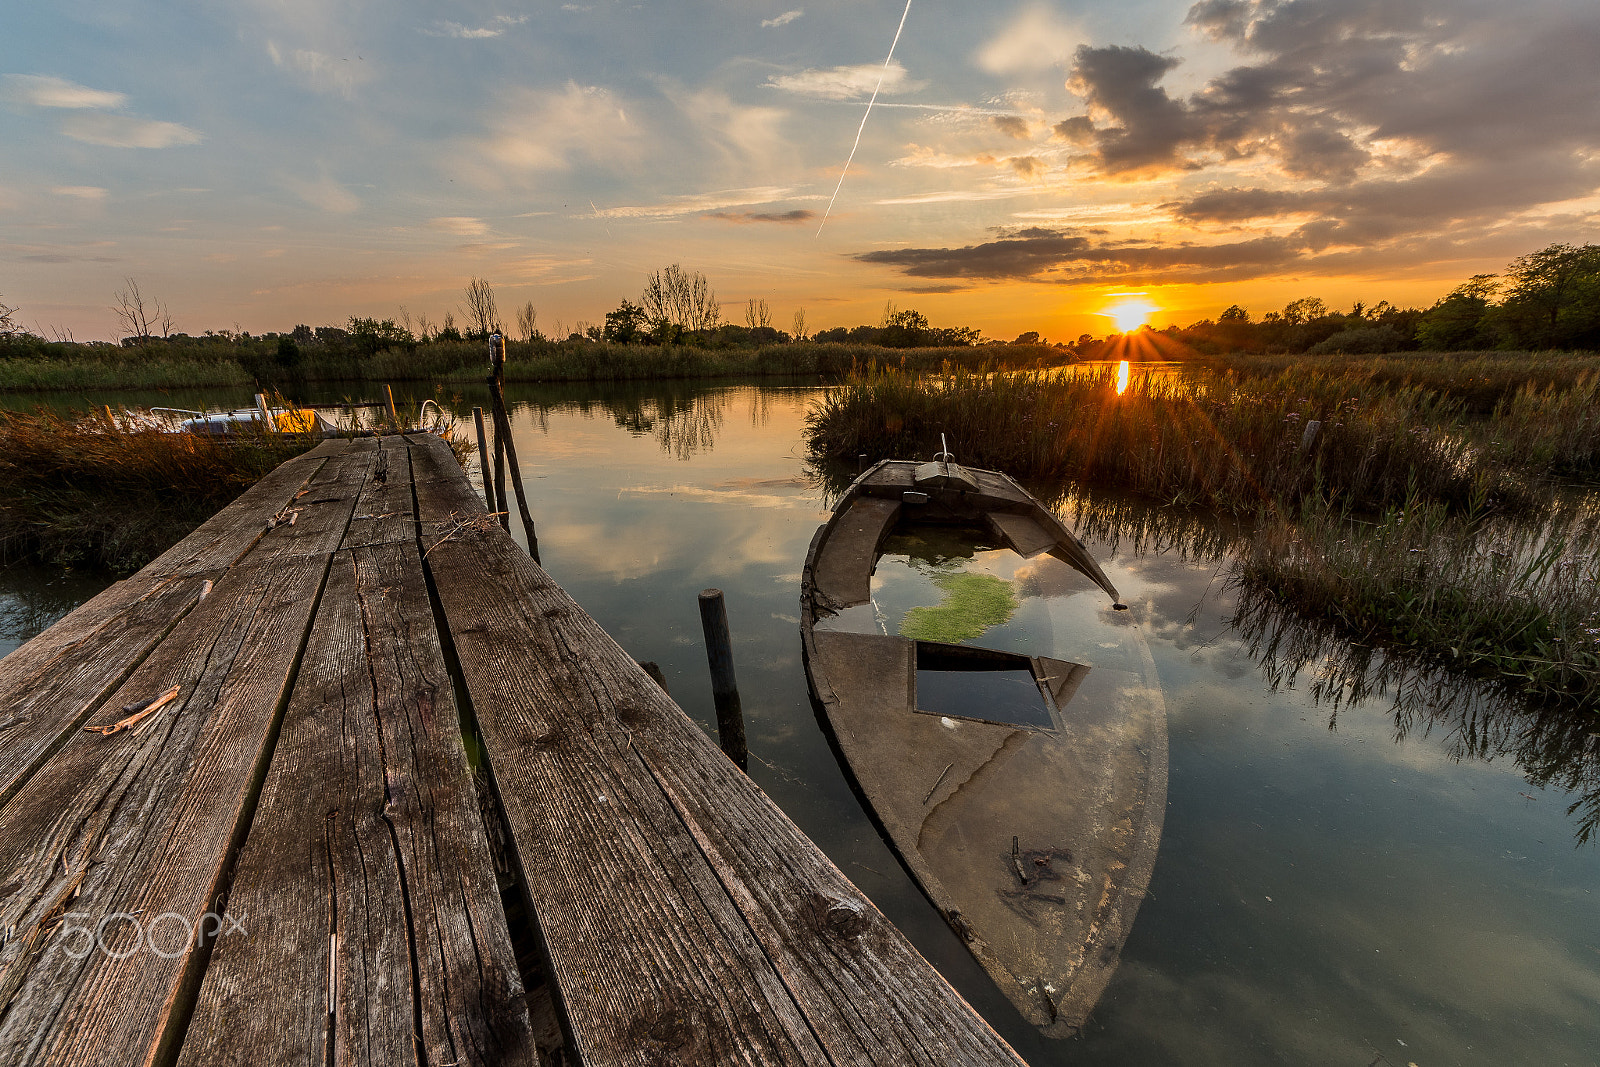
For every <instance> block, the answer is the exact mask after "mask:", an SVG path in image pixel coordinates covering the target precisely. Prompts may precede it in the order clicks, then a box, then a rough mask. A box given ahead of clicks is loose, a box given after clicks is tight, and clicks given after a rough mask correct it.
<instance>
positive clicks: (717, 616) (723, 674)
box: [700, 589, 750, 771]
mask: <svg viewBox="0 0 1600 1067" xmlns="http://www.w3.org/2000/svg"><path fill="white" fill-rule="evenodd" d="M700 627H701V629H703V630H704V631H705V635H706V659H707V660H708V661H709V662H710V664H711V695H712V697H713V698H714V699H715V700H716V704H717V737H718V738H719V739H720V740H721V742H722V751H723V752H724V753H726V754H727V757H728V758H729V759H731V760H733V762H734V763H736V764H738V765H739V769H740V770H741V771H748V770H749V766H750V750H749V746H748V745H747V744H746V742H745V736H744V708H743V706H742V705H741V704H740V701H739V683H738V681H736V680H735V679H734V676H733V639H732V638H731V637H730V636H729V635H728V609H727V606H726V605H725V604H724V603H723V600H722V590H720V589H703V590H701V592H700Z"/></svg>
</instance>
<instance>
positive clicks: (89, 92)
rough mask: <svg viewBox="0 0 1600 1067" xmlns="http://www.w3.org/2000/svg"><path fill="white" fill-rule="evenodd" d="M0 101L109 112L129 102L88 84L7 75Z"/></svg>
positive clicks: (39, 77) (35, 75)
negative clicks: (92, 87)
mask: <svg viewBox="0 0 1600 1067" xmlns="http://www.w3.org/2000/svg"><path fill="white" fill-rule="evenodd" d="M4 86H5V87H4V90H3V91H0V99H5V100H9V101H11V102H13V103H17V104H27V105H29V106H32V107H60V108H90V109H96V110H108V109H115V108H119V107H122V106H123V105H124V104H126V103H127V102H128V97H127V95H126V94H124V93H114V92H111V91H109V90H106V89H91V88H89V87H88V86H87V85H79V84H77V83H76V82H69V81H67V80H66V79H65V78H52V77H49V76H47V75H43V74H7V75H6V76H5V80H4Z"/></svg>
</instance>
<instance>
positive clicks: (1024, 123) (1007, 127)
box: [989, 115, 1033, 141]
mask: <svg viewBox="0 0 1600 1067" xmlns="http://www.w3.org/2000/svg"><path fill="white" fill-rule="evenodd" d="M989 121H990V122H991V123H993V124H994V128H995V129H997V130H999V131H1000V132H1001V133H1003V134H1005V135H1006V136H1007V137H1015V138H1016V139H1017V140H1019V141H1027V140H1030V139H1031V138H1032V137H1033V126H1032V125H1030V124H1029V122H1028V120H1027V119H1025V118H1023V117H1022V116H1021V115H996V116H994V117H993V118H991V119H990V120H989Z"/></svg>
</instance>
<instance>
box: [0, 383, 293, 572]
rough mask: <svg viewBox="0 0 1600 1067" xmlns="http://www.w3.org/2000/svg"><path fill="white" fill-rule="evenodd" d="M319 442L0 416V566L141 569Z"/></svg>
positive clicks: (46, 416)
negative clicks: (29, 562) (24, 562)
mask: <svg viewBox="0 0 1600 1067" xmlns="http://www.w3.org/2000/svg"><path fill="white" fill-rule="evenodd" d="M319 440H320V438H319V437H314V436H310V435H301V434H241V435H236V436H233V437H230V438H227V439H223V438H212V437H193V436H190V435H188V434H177V433H163V432H159V431H155V430H126V429H121V428H119V427H117V426H116V425H115V424H113V423H112V422H110V421H108V420H107V419H106V418H104V417H100V416H89V417H63V416H60V415H56V414H54V413H51V412H47V411H38V412H34V413H31V414H27V413H18V412H0V500H3V501H4V504H3V505H0V560H3V561H4V562H11V561H14V560H18V559H24V558H28V559H34V560H37V561H41V562H47V563H52V564H56V565H63V566H73V567H87V568H93V569H98V570H105V571H110V572H112V573H116V574H126V573H131V572H132V571H135V570H138V569H139V568H140V567H142V566H144V565H145V564H146V563H148V562H149V561H150V560H152V559H154V558H155V557H156V556H158V555H160V554H161V553H162V552H163V551H165V550H166V549H167V548H169V547H170V546H172V545H173V544H176V543H177V542H178V541H179V540H181V539H182V538H183V537H185V536H186V535H187V534H188V533H189V532H190V531H191V530H193V529H194V528H195V527H196V526H198V525H199V524H200V523H201V522H203V521H205V519H207V518H208V517H210V516H211V515H212V514H214V513H215V512H216V511H218V510H219V509H221V508H222V507H223V506H225V505H226V504H228V503H229V502H230V501H232V500H233V499H234V498H235V497H237V496H238V495H239V494H240V493H242V492H243V491H244V490H245V489H246V488H248V487H249V486H251V485H253V484H254V483H255V482H256V481H257V480H258V479H259V478H261V476H262V475H264V474H266V473H267V472H268V471H270V470H272V469H273V468H274V467H276V466H277V465H278V464H280V463H282V462H283V461H284V460H286V459H289V458H291V457H293V456H296V455H298V454H299V453H301V452H303V451H305V450H306V449H308V448H311V447H312V446H314V445H315V444H317V442H318V441H319Z"/></svg>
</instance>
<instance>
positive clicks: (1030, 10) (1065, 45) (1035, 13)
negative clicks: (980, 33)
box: [975, 4, 1084, 74]
mask: <svg viewBox="0 0 1600 1067" xmlns="http://www.w3.org/2000/svg"><path fill="white" fill-rule="evenodd" d="M1083 43H1084V33H1083V31H1082V30H1081V29H1079V28H1078V27H1076V26H1072V25H1069V24H1067V23H1064V22H1060V21H1058V20H1057V18H1056V15H1055V13H1054V12H1053V11H1051V10H1050V9H1049V8H1048V7H1045V6H1043V5H1038V4H1035V5H1032V6H1029V7H1026V8H1023V9H1022V11H1020V12H1018V14H1017V15H1016V16H1015V17H1014V18H1013V19H1012V20H1011V21H1010V22H1009V23H1007V24H1006V26H1005V28H1004V29H1002V30H1001V31H1000V32H999V33H998V34H996V35H995V36H994V37H993V38H991V39H990V40H989V42H988V43H987V44H985V45H984V46H983V47H982V48H980V49H979V50H978V54H977V56H976V57H975V58H976V62H977V64H978V66H979V67H981V68H983V69H984V70H986V71H988V72H989V73H991V74H1015V73H1018V72H1021V71H1041V70H1049V69H1051V68H1053V67H1061V66H1065V65H1066V64H1067V63H1068V62H1069V61H1070V60H1071V59H1072V55H1073V52H1074V51H1076V50H1077V48H1078V47H1079V46H1080V45H1082V44H1083Z"/></svg>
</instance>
